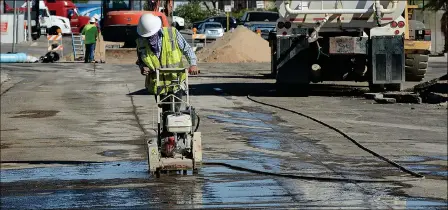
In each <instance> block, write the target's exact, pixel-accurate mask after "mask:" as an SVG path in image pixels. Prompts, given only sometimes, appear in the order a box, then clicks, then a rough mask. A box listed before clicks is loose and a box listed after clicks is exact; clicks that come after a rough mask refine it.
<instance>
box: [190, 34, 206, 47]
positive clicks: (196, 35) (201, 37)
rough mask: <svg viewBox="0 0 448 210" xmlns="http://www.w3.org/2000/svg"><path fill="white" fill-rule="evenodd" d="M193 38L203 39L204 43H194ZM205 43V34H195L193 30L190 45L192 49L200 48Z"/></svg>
mask: <svg viewBox="0 0 448 210" xmlns="http://www.w3.org/2000/svg"><path fill="white" fill-rule="evenodd" d="M195 40H204V44H202V43H196V44H195V42H194V41H195ZM206 45H207V36H206V35H205V34H196V33H195V31H193V35H191V47H193V50H194V51H196V49H197V48H202V47H205V46H206Z"/></svg>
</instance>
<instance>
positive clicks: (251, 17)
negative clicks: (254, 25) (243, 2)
mask: <svg viewBox="0 0 448 210" xmlns="http://www.w3.org/2000/svg"><path fill="white" fill-rule="evenodd" d="M278 17H279V16H278V13H270V12H269V13H268V12H266V13H264V12H251V13H249V14H247V21H270V22H275V21H277V19H278Z"/></svg>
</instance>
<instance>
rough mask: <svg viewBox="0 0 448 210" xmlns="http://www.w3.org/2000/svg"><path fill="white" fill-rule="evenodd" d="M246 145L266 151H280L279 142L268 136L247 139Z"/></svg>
mask: <svg viewBox="0 0 448 210" xmlns="http://www.w3.org/2000/svg"><path fill="white" fill-rule="evenodd" d="M248 143H249V144H250V145H252V146H255V147H258V148H262V149H268V150H278V149H280V140H278V139H276V138H274V137H269V136H251V137H249V139H248Z"/></svg>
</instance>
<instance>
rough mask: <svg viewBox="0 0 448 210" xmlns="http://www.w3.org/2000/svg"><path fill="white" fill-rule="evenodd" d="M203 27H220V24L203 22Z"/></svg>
mask: <svg viewBox="0 0 448 210" xmlns="http://www.w3.org/2000/svg"><path fill="white" fill-rule="evenodd" d="M205 28H222V27H221V24H219V23H208V24H205Z"/></svg>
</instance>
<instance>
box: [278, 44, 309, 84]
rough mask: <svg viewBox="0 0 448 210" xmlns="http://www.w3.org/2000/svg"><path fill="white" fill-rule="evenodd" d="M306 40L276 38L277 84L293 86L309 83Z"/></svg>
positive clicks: (307, 45)
mask: <svg viewBox="0 0 448 210" xmlns="http://www.w3.org/2000/svg"><path fill="white" fill-rule="evenodd" d="M308 47H309V43H308V41H307V39H304V38H300V37H296V38H290V37H278V39H277V56H276V57H277V60H276V61H275V64H276V70H277V75H276V82H277V84H285V85H293V84H308V83H309V68H310V65H309V62H308V53H307V51H306V49H308Z"/></svg>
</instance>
